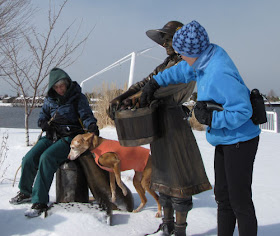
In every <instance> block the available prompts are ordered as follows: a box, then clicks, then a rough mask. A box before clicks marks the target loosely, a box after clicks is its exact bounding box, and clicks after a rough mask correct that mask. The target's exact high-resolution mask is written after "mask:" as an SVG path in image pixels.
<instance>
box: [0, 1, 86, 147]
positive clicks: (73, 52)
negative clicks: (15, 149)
mask: <svg viewBox="0 0 280 236" xmlns="http://www.w3.org/2000/svg"><path fill="white" fill-rule="evenodd" d="M49 2H50V5H49V11H48V29H47V30H46V31H44V32H43V33H39V31H38V30H37V28H35V27H33V28H32V29H31V30H30V31H29V32H28V33H26V31H20V34H21V36H22V40H10V41H6V42H5V43H4V44H1V45H0V50H1V51H2V54H3V55H4V57H5V60H6V61H8V62H9V66H8V67H3V66H1V65H0V70H1V71H2V73H3V75H4V76H3V77H4V79H5V80H6V81H7V82H8V83H9V84H10V85H11V86H12V87H13V88H14V89H15V90H16V91H17V92H18V93H20V94H22V96H23V100H24V107H25V131H26V145H29V128H28V120H29V116H30V114H31V113H32V110H33V109H34V108H35V106H36V97H37V96H39V95H42V94H44V92H45V90H46V87H47V84H46V83H44V81H45V79H46V78H47V76H48V74H49V72H50V70H51V69H52V68H54V67H63V68H66V67H67V66H69V65H71V64H73V63H74V62H75V61H76V59H77V58H78V57H79V56H80V54H79V53H78V49H82V46H83V45H84V43H85V42H86V40H87V39H88V37H89V35H90V33H91V31H90V32H89V33H88V34H87V35H86V36H84V37H82V38H81V39H79V38H78V36H79V31H80V29H81V25H79V26H78V27H77V28H75V30H73V29H72V28H74V25H75V20H74V21H73V22H71V23H70V24H69V25H68V26H67V27H65V28H64V29H63V30H62V31H59V32H58V31H57V30H56V27H57V25H58V21H59V19H60V17H61V14H62V11H63V9H64V8H65V5H66V4H67V2H68V0H64V1H63V3H62V4H61V5H60V6H59V8H58V11H56V10H55V9H56V8H55V5H54V4H52V1H51V0H50V1H49ZM73 31H74V32H73ZM81 51H82V50H81ZM81 51H80V53H81Z"/></svg>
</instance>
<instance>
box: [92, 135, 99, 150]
mask: <svg viewBox="0 0 280 236" xmlns="http://www.w3.org/2000/svg"><path fill="white" fill-rule="evenodd" d="M92 146H93V148H96V147H98V146H99V137H98V136H96V135H94V137H93V140H92Z"/></svg>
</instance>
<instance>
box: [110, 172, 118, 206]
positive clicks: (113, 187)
mask: <svg viewBox="0 0 280 236" xmlns="http://www.w3.org/2000/svg"><path fill="white" fill-rule="evenodd" d="M109 176H110V188H111V193H112V202H115V201H116V178H115V174H114V173H113V172H109Z"/></svg>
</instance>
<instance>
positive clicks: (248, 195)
mask: <svg viewBox="0 0 280 236" xmlns="http://www.w3.org/2000/svg"><path fill="white" fill-rule="evenodd" d="M258 143H259V137H256V138H253V139H251V140H249V141H246V142H240V143H237V144H232V145H218V146H217V147H216V149H215V167H214V168H215V189H214V191H215V198H216V201H217V204H218V235H219V236H232V235H233V232H234V228H235V224H236V221H237V223H238V230H239V235H240V236H255V235H257V227H258V226H257V219H256V215H255V208H254V204H253V201H252V189H251V185H252V175H253V165H254V160H255V156H256V152H257V149H258Z"/></svg>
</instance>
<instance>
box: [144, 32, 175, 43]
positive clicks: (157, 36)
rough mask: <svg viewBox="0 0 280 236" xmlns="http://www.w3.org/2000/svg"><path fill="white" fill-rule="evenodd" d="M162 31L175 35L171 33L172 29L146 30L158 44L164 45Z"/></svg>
mask: <svg viewBox="0 0 280 236" xmlns="http://www.w3.org/2000/svg"><path fill="white" fill-rule="evenodd" d="M162 33H164V34H169V35H171V36H172V35H173V34H171V33H170V30H165V29H154V30H148V31H147V32H146V35H147V36H148V37H149V38H150V39H151V40H153V41H155V42H156V43H157V44H159V45H161V46H163V43H164V40H163V37H162V35H161V34H162Z"/></svg>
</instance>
